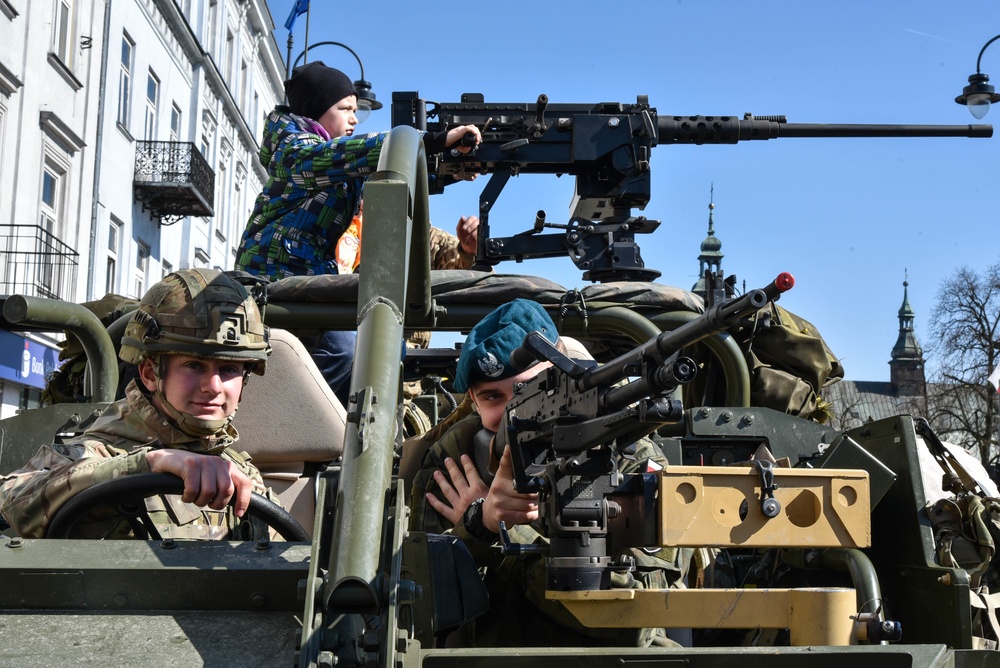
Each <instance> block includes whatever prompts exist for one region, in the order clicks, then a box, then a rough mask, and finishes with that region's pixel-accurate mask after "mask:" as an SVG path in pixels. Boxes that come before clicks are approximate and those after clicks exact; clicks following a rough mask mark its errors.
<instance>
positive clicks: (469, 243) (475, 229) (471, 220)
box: [455, 216, 479, 255]
mask: <svg viewBox="0 0 1000 668" xmlns="http://www.w3.org/2000/svg"><path fill="white" fill-rule="evenodd" d="M478 233H479V217H478V216H462V217H461V218H459V219H458V225H456V226H455V236H456V237H458V243H459V245H460V246H461V247H462V250H463V251H465V252H466V253H471V254H473V255H475V254H476V235H477V234H478Z"/></svg>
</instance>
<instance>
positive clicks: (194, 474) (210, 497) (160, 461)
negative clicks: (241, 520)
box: [146, 449, 253, 517]
mask: <svg viewBox="0 0 1000 668" xmlns="http://www.w3.org/2000/svg"><path fill="white" fill-rule="evenodd" d="M146 462H147V463H148V464H149V470H150V471H152V472H153V473H173V474H174V475H175V476H177V477H179V478H180V479H181V480H183V481H184V494H183V495H181V500H183V501H184V502H185V503H193V504H194V505H196V506H201V507H204V506H208V507H209V508H211V509H212V510H222V509H223V508H225V507H226V506H227V505H228V504H229V501H230V499H235V500H234V501H233V508H234V510H235V512H236V516H237V517H243V513H245V512H246V511H247V508H248V507H249V506H250V493H251V492H252V491H253V482H252V481H251V480H250V478H248V477H247V475H246V474H245V473H243V471H241V470H240V469H239V467H237V466H236V465H235V464H233V463H232V462H230V461H229V460H226V459H223V458H222V457H216V456H215V455H202V454H199V453H197V452H188V451H187V450H171V449H163V450H150V451H149V452H147V453H146Z"/></svg>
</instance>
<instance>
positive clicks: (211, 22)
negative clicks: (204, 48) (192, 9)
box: [206, 0, 219, 55]
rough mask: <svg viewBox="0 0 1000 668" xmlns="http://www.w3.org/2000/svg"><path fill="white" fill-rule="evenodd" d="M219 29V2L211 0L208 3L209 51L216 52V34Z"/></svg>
mask: <svg viewBox="0 0 1000 668" xmlns="http://www.w3.org/2000/svg"><path fill="white" fill-rule="evenodd" d="M218 30H219V3H218V1H217V0H211V2H209V3H208V36H207V37H208V39H207V40H206V41H207V42H208V52H209V53H211V54H213V55H214V54H215V34H216V33H217V32H218Z"/></svg>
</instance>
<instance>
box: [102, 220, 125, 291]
mask: <svg viewBox="0 0 1000 668" xmlns="http://www.w3.org/2000/svg"><path fill="white" fill-rule="evenodd" d="M124 228H125V224H124V223H123V222H122V221H120V220H118V219H117V218H114V217H112V218H111V222H110V223H109V224H108V262H107V272H106V274H105V277H104V291H105V293H106V294H112V293H117V292H118V258H119V256H121V252H122V231H123V230H124Z"/></svg>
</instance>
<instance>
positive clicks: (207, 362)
mask: <svg viewBox="0 0 1000 668" xmlns="http://www.w3.org/2000/svg"><path fill="white" fill-rule="evenodd" d="M161 359H162V360H163V362H162V363H163V395H164V396H165V397H166V398H167V401H168V402H169V403H170V405H171V406H173V407H174V408H176V409H177V410H179V411H181V412H182V413H187V414H188V415H192V416H194V417H196V418H201V419H203V420H222V419H225V418H227V417H229V416H230V415H232V413H233V412H234V411H235V410H236V407H237V406H238V405H239V403H240V396H241V394H242V393H243V367H244V362H233V361H229V360H213V359H202V358H200V357H190V356H188V355H163V356H162V357H161ZM139 375H140V377H141V378H142V382H143V384H144V385H145V386H146V387H147V389H149V390H150V392H152V391H154V390H155V389H156V379H155V375H154V374H153V362H152V360H150V359H146V360H144V361H143V363H142V364H141V365H140V367H139Z"/></svg>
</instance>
